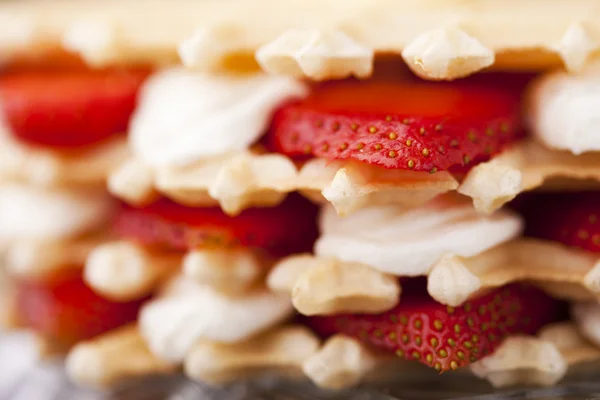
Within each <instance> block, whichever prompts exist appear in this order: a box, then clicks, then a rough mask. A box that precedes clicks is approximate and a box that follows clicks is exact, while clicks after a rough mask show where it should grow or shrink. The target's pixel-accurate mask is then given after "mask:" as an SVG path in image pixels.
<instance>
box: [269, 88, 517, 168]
mask: <svg viewBox="0 0 600 400" xmlns="http://www.w3.org/2000/svg"><path fill="white" fill-rule="evenodd" d="M480 80H481V79H479V80H478V81H466V82H452V83H447V82H444V83H441V82H437V83H431V82H418V83H414V82H398V81H392V82H387V81H383V82H382V81H377V80H375V81H373V82H356V81H340V82H329V83H326V84H323V85H321V86H319V87H317V88H315V89H314V91H313V92H312V94H311V95H310V96H309V97H308V98H307V99H305V100H303V101H299V102H294V103H290V104H288V105H286V106H284V107H283V108H281V109H280V110H279V111H278V112H277V113H276V114H275V117H274V119H273V123H272V127H271V130H270V133H269V138H268V142H269V145H270V146H271V147H272V148H273V149H274V150H275V151H278V152H281V153H284V154H286V155H289V156H291V157H306V156H314V157H322V158H326V159H329V160H347V159H353V160H358V161H362V162H366V163H370V164H375V165H379V166H382V167H385V168H393V169H404V170H414V171H429V172H431V173H433V172H436V171H444V170H452V169H453V168H461V167H465V166H466V167H470V166H472V165H474V164H475V163H477V162H479V161H482V160H486V159H488V158H490V156H492V155H494V154H496V153H498V152H500V151H502V150H503V148H504V147H505V146H506V145H507V144H509V143H511V142H512V141H514V140H515V139H516V138H518V137H520V136H521V134H522V128H521V123H520V118H519V114H520V112H519V108H520V93H521V89H522V84H520V81H519V82H518V83H514V82H509V83H507V84H505V85H499V84H498V82H493V81H492V82H488V81H485V82H479V81H480Z"/></svg>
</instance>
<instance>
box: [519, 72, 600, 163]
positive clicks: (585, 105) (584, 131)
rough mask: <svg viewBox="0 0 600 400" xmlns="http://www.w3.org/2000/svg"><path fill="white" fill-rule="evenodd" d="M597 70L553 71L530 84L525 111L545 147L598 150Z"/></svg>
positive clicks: (599, 79) (599, 98) (599, 81)
mask: <svg viewBox="0 0 600 400" xmlns="http://www.w3.org/2000/svg"><path fill="white" fill-rule="evenodd" d="M599 104H600V74H598V73H595V74H594V73H586V74H582V75H571V74H567V73H556V74H552V75H549V76H546V77H543V78H541V80H538V81H537V82H535V83H534V84H533V87H532V90H531V93H530V96H529V97H528V115H527V117H528V118H529V121H530V126H531V129H532V131H533V133H534V135H535V137H536V138H537V139H538V140H539V141H540V142H541V143H543V144H544V145H545V146H546V147H549V148H551V149H558V150H567V151H570V152H571V153H573V154H581V153H585V152H588V151H600V107H599V106H598V105H599Z"/></svg>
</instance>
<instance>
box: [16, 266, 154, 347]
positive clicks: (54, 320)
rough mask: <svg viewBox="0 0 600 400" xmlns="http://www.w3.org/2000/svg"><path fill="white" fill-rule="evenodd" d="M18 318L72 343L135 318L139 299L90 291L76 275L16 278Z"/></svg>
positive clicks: (61, 341) (56, 339) (59, 339)
mask: <svg viewBox="0 0 600 400" xmlns="http://www.w3.org/2000/svg"><path fill="white" fill-rule="evenodd" d="M16 289H17V290H16V293H17V307H18V310H19V318H20V319H21V322H23V323H24V324H25V325H26V326H28V327H29V328H31V329H33V330H35V331H38V332H39V333H41V334H43V335H44V336H46V337H49V338H51V339H54V340H55V341H57V342H58V343H62V344H72V343H75V342H76V341H78V340H83V339H88V338H91V337H94V336H96V335H99V334H101V333H103V332H106V331H109V330H111V329H114V328H117V327H119V326H121V325H124V324H126V323H128V322H131V321H134V320H135V319H136V318H137V313H138V310H139V308H140V306H141V304H142V303H143V301H142V300H139V301H134V302H128V303H115V302H112V301H109V300H106V299H104V298H102V297H100V296H98V295H97V294H96V293H94V292H93V291H92V290H91V289H90V288H89V287H88V286H86V284H85V283H84V282H83V279H82V278H81V276H80V275H69V276H61V277H55V278H54V279H52V280H50V281H48V282H43V283H41V282H27V281H22V282H17V283H16Z"/></svg>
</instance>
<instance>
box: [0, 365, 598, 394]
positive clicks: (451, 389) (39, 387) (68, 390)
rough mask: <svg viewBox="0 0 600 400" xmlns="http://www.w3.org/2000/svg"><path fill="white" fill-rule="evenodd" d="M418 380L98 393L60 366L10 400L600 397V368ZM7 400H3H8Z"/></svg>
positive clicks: (33, 378) (190, 385) (33, 376)
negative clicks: (536, 375)
mask: <svg viewBox="0 0 600 400" xmlns="http://www.w3.org/2000/svg"><path fill="white" fill-rule="evenodd" d="M436 378H437V379H435V380H432V379H431V377H422V378H418V379H417V378H414V377H411V379H410V382H403V383H402V384H401V385H398V387H397V388H389V387H384V386H374V387H370V388H368V389H367V388H359V389H354V390H352V391H344V392H329V393H328V392H325V391H321V390H318V389H316V388H314V387H313V386H312V385H309V384H306V383H305V382H295V383H294V382H285V383H283V382H281V381H280V380H277V379H274V378H271V377H264V378H262V379H260V380H255V381H253V382H250V383H239V384H235V385H230V386H228V387H226V388H213V387H207V386H203V385H200V384H197V383H194V382H190V381H188V380H186V379H184V378H182V377H170V378H165V377H157V378H152V379H147V380H145V381H143V382H136V383H131V384H129V385H128V386H126V387H122V388H121V389H119V390H117V391H115V392H114V393H98V392H91V391H87V390H83V389H80V388H77V387H75V386H73V385H71V384H69V383H68V381H67V379H66V377H65V375H64V373H63V372H62V370H61V369H60V368H59V367H56V366H40V367H38V368H36V369H34V370H32V371H31V372H30V373H28V374H27V375H26V376H24V377H23V378H22V379H21V380H19V382H18V383H17V384H16V385H15V386H14V387H13V388H12V390H11V391H10V394H9V395H7V396H8V397H6V398H5V399H6V400H105V399H106V400H109V399H114V400H158V399H169V400H192V399H193V400H213V399H214V400H321V399H322V400H342V399H343V400H397V399H401V400H438V399H439V400H441V399H444V400H505V399H506V400H508V399H511V400H516V399H528V400H559V399H560V400H591V399H600V369H597V368H593V367H590V368H587V369H585V370H584V372H583V373H581V372H580V373H579V374H577V375H574V376H571V377H569V378H567V379H566V381H565V382H564V383H563V384H561V385H559V386H557V387H553V388H537V389H510V390H502V391H499V392H497V393H491V392H493V390H492V389H491V388H490V387H489V386H488V385H487V384H486V383H485V382H483V381H480V380H478V379H475V378H472V377H469V376H466V375H451V374H447V375H445V376H442V377H436ZM5 399H2V400H5Z"/></svg>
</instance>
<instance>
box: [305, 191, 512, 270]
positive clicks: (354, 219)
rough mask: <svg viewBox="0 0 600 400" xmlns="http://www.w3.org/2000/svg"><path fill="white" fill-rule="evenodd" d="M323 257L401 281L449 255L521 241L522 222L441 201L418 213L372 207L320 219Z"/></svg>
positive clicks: (330, 211) (508, 215)
mask: <svg viewBox="0 0 600 400" xmlns="http://www.w3.org/2000/svg"><path fill="white" fill-rule="evenodd" d="M320 224H321V236H320V238H319V240H318V241H317V243H316V245H315V253H316V254H317V255H319V256H332V257H336V258H337V259H339V260H342V261H349V262H359V263H363V264H366V265H370V266H372V267H374V268H376V269H378V270H380V271H382V272H387V273H390V274H393V275H400V276H418V275H426V274H427V273H428V272H429V270H430V268H431V267H432V266H433V264H434V263H435V261H436V260H438V259H439V258H440V257H441V256H442V255H444V254H446V253H451V254H455V255H459V256H463V257H470V256H474V255H476V254H479V253H481V252H483V251H485V250H488V249H490V248H493V247H495V246H497V245H499V244H500V243H503V242H505V241H508V240H510V239H512V238H514V237H516V236H518V235H519V234H520V232H521V229H522V221H521V219H520V218H519V217H518V216H516V215H514V214H512V213H510V212H507V211H499V212H496V213H495V214H493V215H492V216H485V215H480V214H478V213H477V212H476V211H475V209H474V208H473V206H472V205H471V204H469V203H466V202H463V201H460V202H458V201H456V200H455V199H450V200H449V199H442V198H438V199H435V200H433V201H432V202H430V203H428V204H426V205H425V206H423V207H420V208H414V209H408V210H407V209H402V208H398V207H371V208H365V209H362V210H359V211H358V212H356V213H354V214H351V215H350V216H348V217H346V218H342V217H339V216H338V215H337V214H336V212H335V210H333V208H331V207H328V208H326V209H325V210H324V212H323V213H322V215H321V220H320Z"/></svg>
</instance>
